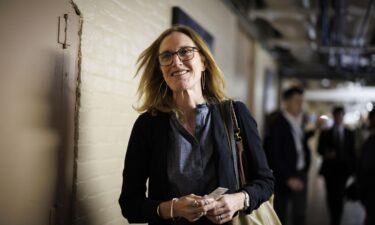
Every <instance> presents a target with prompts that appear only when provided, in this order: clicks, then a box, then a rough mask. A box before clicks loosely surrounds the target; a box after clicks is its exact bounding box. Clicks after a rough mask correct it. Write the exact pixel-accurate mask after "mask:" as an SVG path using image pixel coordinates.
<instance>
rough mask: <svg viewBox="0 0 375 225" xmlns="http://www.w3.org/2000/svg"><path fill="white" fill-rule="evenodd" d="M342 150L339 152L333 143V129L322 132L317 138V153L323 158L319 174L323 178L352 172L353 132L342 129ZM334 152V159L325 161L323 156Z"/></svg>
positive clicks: (353, 163) (354, 159)
mask: <svg viewBox="0 0 375 225" xmlns="http://www.w3.org/2000/svg"><path fill="white" fill-rule="evenodd" d="M343 142H344V143H343V148H342V150H339V149H338V147H337V146H336V143H335V142H334V130H333V128H331V129H328V130H325V131H322V132H321V134H320V137H319V144H318V152H319V154H320V155H322V156H323V164H322V167H321V169H320V174H322V175H324V176H327V175H328V176H330V175H331V176H338V175H344V176H349V174H351V173H353V172H354V166H355V161H356V158H355V150H354V148H355V147H354V146H355V145H354V132H353V131H351V130H349V129H347V128H344V137H343ZM332 151H334V152H335V154H336V157H335V158H334V159H325V158H324V156H325V155H326V154H327V153H328V152H332Z"/></svg>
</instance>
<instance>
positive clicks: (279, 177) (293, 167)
mask: <svg viewBox="0 0 375 225" xmlns="http://www.w3.org/2000/svg"><path fill="white" fill-rule="evenodd" d="M312 134H313V132H308V133H305V135H304V139H303V140H302V141H303V149H304V153H305V162H306V164H305V168H304V169H303V171H305V172H307V171H308V168H309V166H310V149H309V147H308V145H307V139H308V138H309V137H310V136H311V135H312ZM264 149H265V151H266V154H267V159H268V162H269V164H270V167H271V169H272V170H273V172H274V175H275V178H276V185H275V188H276V189H278V190H279V191H290V189H289V188H288V186H287V184H286V183H287V180H288V179H289V178H291V177H297V174H298V171H297V150H296V146H295V143H294V137H293V134H292V127H291V125H290V123H289V122H288V120H287V119H286V118H285V117H284V115H283V114H282V112H278V113H277V114H274V115H273V118H272V122H270V124H269V127H268V129H267V132H266V135H265V140H264Z"/></svg>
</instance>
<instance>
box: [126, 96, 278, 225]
mask: <svg viewBox="0 0 375 225" xmlns="http://www.w3.org/2000/svg"><path fill="white" fill-rule="evenodd" d="M210 107H212V117H211V123H212V129H213V139H214V160H215V166H216V171H217V174H218V176H219V177H218V184H217V186H220V187H226V188H229V193H233V192H235V191H238V190H236V179H235V174H234V169H233V168H234V167H233V160H232V157H231V151H230V148H229V144H228V142H227V138H226V133H225V129H224V124H223V120H222V118H221V114H220V110H219V107H218V105H211V106H210ZM234 107H235V110H236V114H237V116H238V122H239V125H240V128H241V133H242V138H243V142H244V145H245V149H246V157H247V160H248V165H249V171H248V173H249V176H250V180H251V182H250V183H249V185H248V186H246V187H244V188H243V189H245V190H246V191H247V192H248V193H249V195H250V207H249V209H248V211H247V212H248V213H250V212H251V211H252V210H253V209H254V208H257V207H258V206H259V205H260V204H261V203H262V202H264V201H265V200H267V199H269V197H270V196H271V194H272V193H273V185H274V178H273V175H272V172H271V170H270V169H269V167H268V164H267V160H266V157H265V154H264V151H263V148H262V146H261V141H260V138H259V135H258V131H257V127H256V122H255V120H254V119H253V118H252V116H251V115H250V113H249V111H248V110H247V108H246V106H245V105H244V104H243V103H241V102H236V103H235V104H234ZM169 118H170V115H169V114H168V113H162V112H158V113H157V115H151V113H148V112H147V113H144V114H142V115H140V116H139V118H138V119H137V121H136V122H135V124H134V127H133V130H132V133H131V136H130V140H129V144H128V149H127V153H126V158H125V167H124V172H123V186H122V192H121V195H120V199H119V203H120V206H121V210H122V213H123V215H124V217H126V218H127V219H128V221H129V222H130V223H147V222H148V223H150V224H170V223H171V221H170V220H162V219H160V218H159V216H158V215H157V212H156V209H157V206H158V205H159V204H160V203H161V202H162V201H166V200H170V199H172V198H173V197H176V196H171V194H170V193H171V192H170V191H169V189H168V188H169V186H168V177H167V154H168V146H169V143H168V142H169V137H168V134H169V131H170V129H171V128H170V125H169ZM147 180H148V197H146V181H147Z"/></svg>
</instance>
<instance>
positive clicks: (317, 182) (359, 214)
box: [306, 154, 365, 225]
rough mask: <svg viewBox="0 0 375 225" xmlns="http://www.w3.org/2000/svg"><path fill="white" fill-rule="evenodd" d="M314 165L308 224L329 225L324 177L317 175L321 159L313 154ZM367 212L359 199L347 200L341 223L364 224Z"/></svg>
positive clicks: (310, 175) (310, 187)
mask: <svg viewBox="0 0 375 225" xmlns="http://www.w3.org/2000/svg"><path fill="white" fill-rule="evenodd" d="M312 156H313V159H312V162H313V163H312V165H311V169H310V174H309V180H310V182H309V196H308V198H309V205H308V209H307V224H306V225H329V213H328V209H327V205H326V200H325V194H326V193H325V186H324V178H323V177H321V176H317V174H318V168H319V164H320V163H319V159H317V157H316V154H313V155H312ZM364 218H365V212H364V209H363V207H362V205H361V204H360V203H359V202H358V201H355V202H353V201H347V202H346V204H345V206H344V213H343V218H342V221H341V225H362V224H363V221H364Z"/></svg>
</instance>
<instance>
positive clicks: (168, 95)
mask: <svg viewBox="0 0 375 225" xmlns="http://www.w3.org/2000/svg"><path fill="white" fill-rule="evenodd" d="M138 63H139V67H138V70H137V74H139V73H141V80H140V84H139V88H138V93H139V96H140V98H141V99H142V100H143V101H142V102H143V103H142V105H141V106H140V107H139V108H138V110H139V111H140V112H143V114H141V115H140V116H139V118H138V119H137V121H136V122H135V124H134V127H133V130H132V134H131V136H130V140H129V144H128V149H127V153H126V158H125V167H124V172H123V186H122V193H121V196H120V199H119V203H120V206H121V209H122V213H123V215H124V217H126V218H127V219H128V221H129V222H130V223H149V224H171V223H175V224H187V223H189V222H195V223H196V224H222V223H226V222H229V221H231V219H232V217H233V215H234V214H235V213H236V212H237V211H239V210H245V212H246V213H250V212H251V211H252V210H253V209H255V208H257V207H258V206H259V205H260V204H261V203H262V202H264V201H265V200H268V199H269V197H270V196H271V194H272V193H273V185H274V178H273V175H272V172H271V171H270V169H269V167H268V164H267V162H266V158H265V155H264V152H263V149H262V147H261V142H260V139H259V135H258V133H257V128H256V123H255V121H254V119H253V118H252V117H251V116H250V113H249V111H248V110H247V109H246V107H245V105H244V104H243V103H241V102H236V103H235V104H234V108H235V111H236V114H237V117H238V120H239V121H238V122H239V124H240V127H241V132H242V138H243V141H244V144H245V148H246V149H247V152H246V156H247V160H248V164H249V171H248V173H249V176H250V178H251V182H250V183H249V184H248V186H246V187H244V188H242V189H239V188H236V184H237V181H236V178H235V172H234V163H233V160H232V158H231V153H230V147H229V144H228V142H227V139H226V138H225V137H226V136H225V135H226V133H225V129H224V122H223V119H222V118H221V114H220V110H219V103H220V102H222V101H224V100H227V97H226V96H225V94H224V81H223V75H222V73H221V71H220V69H219V68H218V66H217V65H216V63H215V61H214V59H213V56H212V54H211V53H210V51H209V49H208V47H207V45H206V44H205V43H204V41H203V40H202V38H201V37H200V36H199V35H198V34H196V33H195V32H194V31H193V30H191V29H190V28H187V27H184V26H174V27H172V28H169V29H167V30H166V31H164V32H163V33H162V34H161V35H160V36H159V37H158V38H157V39H156V40H155V41H154V42H153V43H152V44H151V46H149V47H148V48H147V49H146V50H145V51H144V52H143V53H142V54H141V55H140V57H139V59H138ZM141 71H142V72H141ZM250 149H251V151H250ZM147 181H148V195H147V196H146V183H147ZM217 187H224V188H228V189H229V190H228V192H227V193H226V194H224V195H221V196H220V197H212V196H206V195H207V194H209V193H210V192H211V191H213V190H214V189H216V188H217Z"/></svg>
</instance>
